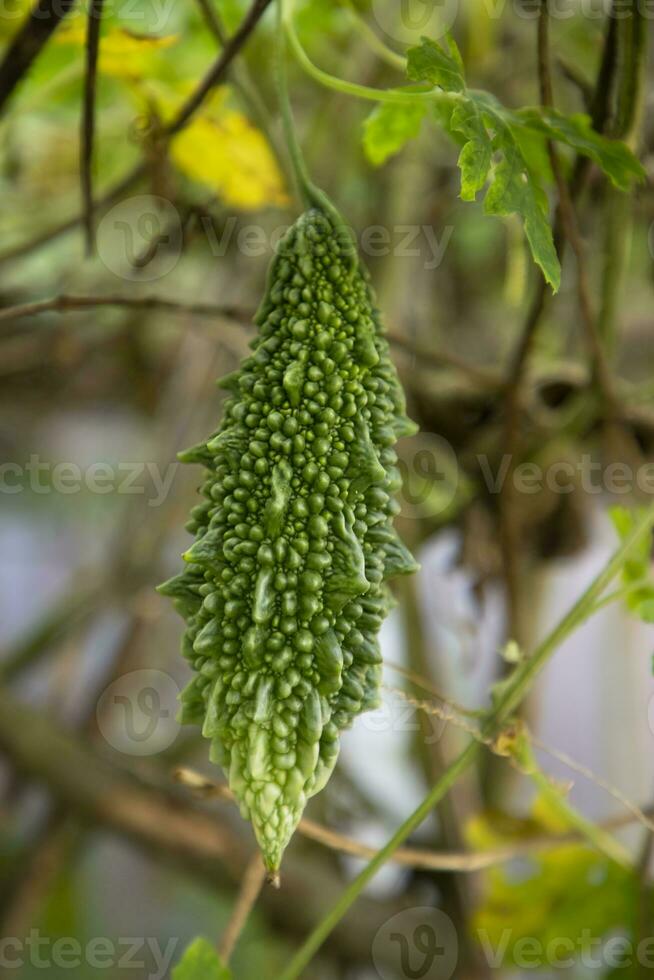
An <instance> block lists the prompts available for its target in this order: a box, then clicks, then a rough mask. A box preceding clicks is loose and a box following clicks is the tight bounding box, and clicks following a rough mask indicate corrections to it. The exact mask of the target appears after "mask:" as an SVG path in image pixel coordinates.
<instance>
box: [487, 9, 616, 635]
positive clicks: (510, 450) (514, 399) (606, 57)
mask: <svg viewBox="0 0 654 980" xmlns="http://www.w3.org/2000/svg"><path fill="white" fill-rule="evenodd" d="M544 6H545V4H544V2H542V3H541V17H540V19H539V30H538V38H537V55H538V68H539V89H540V92H541V98H542V99H543V100H547V99H551V97H552V83H551V73H550V68H549V56H548V53H547V47H548V23H547V22H548V20H549V18H547V17H544V16H543V8H544ZM616 56H617V52H616V28H615V17H613V16H609V18H608V25H607V30H606V36H605V41H604V49H603V53H602V60H601V62H600V66H599V70H598V74H597V81H596V85H595V94H594V97H593V104H592V111H591V119H592V124H593V128H594V129H596V130H597V131H598V132H602V131H603V130H604V127H605V125H606V122H607V120H608V118H609V116H610V112H611V93H612V89H613V83H614V78H615V70H616ZM590 169H591V167H590V160H589V159H588V158H587V157H584V156H581V155H579V156H578V157H577V159H576V161H575V165H574V168H573V172H572V176H571V178H570V185H569V189H568V196H569V199H570V201H571V202H572V201H574V200H575V199H576V197H577V196H578V195H579V194H580V193H581V191H582V190H583V188H584V185H585V183H586V180H587V178H588V175H589V173H590ZM553 237H554V246H555V248H556V252H557V255H558V257H559V260H562V259H563V255H564V253H565V247H566V236H565V228H564V216H563V213H562V206H561V200H560V199H559V202H558V204H557V207H556V212H555V216H554V234H553ZM549 302H550V292H549V290H548V287H547V283H546V282H545V279H544V278H543V277H542V276H541V277H539V280H538V284H537V287H536V292H535V294H534V297H533V299H532V301H531V303H530V306H529V309H528V311H527V315H526V317H525V321H524V324H523V326H522V329H521V331H520V335H519V338H518V343H517V345H516V349H515V352H514V354H513V357H512V358H511V361H510V365H509V370H508V376H507V382H506V386H505V398H504V426H503V447H504V452H505V453H506V455H507V457H508V458H509V471H508V474H507V478H506V480H505V481H504V485H503V487H502V491H501V493H500V548H501V552H502V563H503V565H504V579H505V582H506V590H507V608H508V633H509V634H510V635H511V636H512V637H514V638H515V639H517V640H518V641H520V639H521V636H522V633H523V632H524V630H523V624H522V621H521V620H522V611H521V579H522V574H521V572H522V569H521V564H522V563H521V561H520V548H521V528H520V527H519V526H518V523H517V521H516V516H515V506H514V487H513V479H512V476H513V472H514V469H515V467H516V466H517V456H518V453H519V449H520V443H521V431H520V426H521V413H522V403H523V395H524V385H525V382H526V374H527V367H528V364H529V360H530V357H531V354H532V351H533V347H534V343H535V340H536V335H537V331H538V327H539V326H540V323H541V320H542V317H543V314H544V313H545V311H546V309H547V306H548V304H549Z"/></svg>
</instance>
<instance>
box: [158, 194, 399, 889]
mask: <svg viewBox="0 0 654 980" xmlns="http://www.w3.org/2000/svg"><path fill="white" fill-rule="evenodd" d="M351 250H352V244H351V242H347V241H345V240H344V238H343V233H342V229H341V228H338V227H337V222H335V221H334V219H333V217H332V216H331V215H330V214H329V213H327V212H326V211H323V210H321V209H319V208H312V209H310V210H309V211H307V212H306V213H305V214H303V215H302V216H301V217H300V218H299V220H298V221H297V222H296V223H295V224H294V226H293V227H292V228H291V229H290V230H289V232H288V233H287V235H286V236H285V238H284V240H283V241H282V243H281V245H280V246H279V248H278V251H277V254H276V256H275V258H274V259H273V262H272V265H271V270H270V274H269V282H268V288H267V292H266V296H265V298H264V301H263V303H262V305H261V307H260V310H259V313H258V314H257V317H256V320H255V322H256V324H257V325H258V327H259V330H258V335H257V337H256V340H255V341H254V342H253V344H252V347H253V353H252V355H251V356H250V357H248V358H247V359H246V360H245V361H244V362H243V363H242V365H241V367H240V370H239V371H237V372H236V373H235V374H234V375H231V376H229V377H228V378H226V379H224V380H223V381H222V382H221V384H222V386H223V387H225V388H226V389H228V391H229V392H230V397H229V398H228V400H227V401H226V404H225V407H224V418H223V422H222V424H221V425H220V427H219V428H218V430H217V431H216V432H215V433H214V434H213V435H212V436H211V437H210V439H209V440H208V441H207V442H206V443H202V444H201V445H199V446H195V447H194V448H193V449H191V450H189V451H188V452H186V453H185V454H182V458H183V459H184V460H185V461H187V462H197V463H202V464H203V465H204V466H205V467H206V471H207V472H206V479H205V481H204V484H203V486H202V496H203V502H202V503H201V504H200V505H199V506H197V507H195V508H194V510H193V511H192V518H191V522H190V524H189V525H188V528H189V530H190V531H191V532H192V533H193V534H194V535H195V543H194V544H193V546H192V547H191V548H190V550H189V551H187V552H186V554H185V555H184V558H185V560H186V562H187V563H188V564H187V566H186V569H185V571H184V572H183V573H182V574H180V575H178V576H176V577H175V578H173V579H171V580H170V581H169V582H166V583H165V584H164V585H163V586H161V587H160V591H161V592H163V593H164V594H166V595H169V596H172V597H173V598H174V599H175V601H176V605H177V608H178V609H179V611H180V612H181V614H182V615H183V616H184V617H185V619H186V621H187V628H186V632H185V634H184V639H183V652H184V654H185V656H186V657H187V659H188V660H189V662H190V663H191V665H192V667H193V669H194V672H195V673H194V677H193V680H192V681H191V683H190V684H189V685H188V687H187V688H186V690H185V691H184V693H183V695H182V704H183V708H182V720H183V721H184V722H190V723H197V724H200V725H202V731H203V734H204V735H205V736H206V737H207V738H208V739H210V740H211V757H212V759H213V760H214V761H215V762H217V763H219V764H220V765H221V766H223V768H224V769H225V772H226V773H227V774H228V778H229V784H230V786H231V788H232V790H233V791H234V794H235V796H236V798H237V800H238V801H239V803H240V807H241V812H242V814H243V816H244V817H245V818H246V819H250V820H251V821H252V824H253V826H254V831H255V834H256V837H257V840H258V842H259V845H260V848H261V851H262V854H263V857H264V860H265V863H266V866H267V867H268V869H269V870H270V871H272V872H275V871H276V870H277V869H278V867H279V864H280V860H281V856H282V853H283V851H284V848H285V847H286V845H287V843H288V841H289V839H290V837H291V835H292V833H293V831H294V829H295V827H296V825H297V823H298V821H299V819H300V817H301V815H302V811H303V809H304V807H305V804H306V801H307V798H308V797H310V796H311V795H313V794H315V793H317V792H318V791H319V790H320V789H321V788H322V787H323V786H324V785H325V783H326V782H327V780H328V778H329V776H330V773H331V771H332V769H333V767H334V763H335V761H336V756H337V754H338V747H339V733H340V732H341V731H342V730H343V729H345V728H347V727H348V726H349V725H350V724H351V723H352V721H353V719H354V718H355V717H356V716H357V715H358V714H359V713H360V712H362V711H365V710H367V709H369V708H372V707H375V706H376V705H377V704H378V693H379V684H380V673H381V667H380V664H381V656H380V652H379V645H378V639H377V634H378V631H379V628H380V625H381V623H382V620H383V618H384V616H385V615H386V613H387V611H388V610H389V608H390V606H391V595H390V592H389V590H388V587H387V585H386V580H387V579H388V578H390V577H391V576H394V575H398V574H402V573H409V572H413V571H414V570H415V569H416V567H417V566H416V564H415V562H414V560H413V558H412V556H411V555H410V553H409V552H408V551H407V549H406V548H405V546H404V545H403V544H402V542H401V541H400V539H399V537H398V536H397V533H396V532H395V530H394V529H393V526H392V521H393V517H394V515H395V514H396V512H397V510H398V509H399V507H398V505H397V503H396V501H395V500H394V497H393V494H394V493H395V492H396V491H397V490H398V488H399V485H400V476H399V472H398V469H397V467H396V462H397V458H396V455H395V452H394V450H393V445H394V443H395V441H396V440H397V438H398V437H399V436H402V435H406V434H410V433H412V432H414V431H415V426H414V425H413V423H412V422H410V420H409V419H408V418H407V417H406V415H405V405H404V396H403V392H402V389H401V386H400V383H399V381H398V378H397V375H396V373H395V369H394V367H393V365H392V362H391V360H390V357H389V351H388V345H387V343H386V341H385V340H384V337H383V335H382V328H381V322H380V319H379V316H378V313H377V311H376V309H375V307H374V303H373V298H372V293H371V290H370V287H369V285H368V281H367V276H366V273H365V271H364V270H363V268H362V266H361V265H360V264H359V262H358V260H357V259H356V257H355V258H354V259H353V258H352V251H351Z"/></svg>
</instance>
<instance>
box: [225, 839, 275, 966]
mask: <svg viewBox="0 0 654 980" xmlns="http://www.w3.org/2000/svg"><path fill="white" fill-rule="evenodd" d="M265 880H266V869H265V868H264V865H263V861H262V860H261V855H260V854H258V853H257V854H255V855H254V857H253V858H251V859H250V862H249V864H248V866H247V868H246V869H245V873H244V875H243V880H242V882H241V889H240V891H239V894H238V898H237V899H236V904H235V906H234V910H233V912H232V915H231V918H230V920H229V922H228V923H227V926H226V928H225V932H224V933H223V936H222V938H221V940H220V943H219V945H218V951H219V952H220V955H221V956H222V958H223V961H224V962H225V964H227V963H229V960H230V958H231V955H232V953H233V952H234V948H235V946H236V943H237V942H238V939H239V936H240V935H241V933H242V932H243V929H244V928H245V926H246V924H247V921H248V919H249V918H250V913H251V911H252V909H253V908H254V905H255V903H256V900H257V899H258V897H259V893H260V892H261V888H262V886H263V883H264V881H265Z"/></svg>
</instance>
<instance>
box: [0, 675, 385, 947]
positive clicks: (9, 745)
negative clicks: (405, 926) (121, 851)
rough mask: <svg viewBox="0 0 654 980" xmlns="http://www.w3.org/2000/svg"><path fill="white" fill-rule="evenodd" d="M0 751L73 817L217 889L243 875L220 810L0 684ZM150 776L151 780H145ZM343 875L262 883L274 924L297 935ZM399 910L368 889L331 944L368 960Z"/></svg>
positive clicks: (310, 868)
mask: <svg viewBox="0 0 654 980" xmlns="http://www.w3.org/2000/svg"><path fill="white" fill-rule="evenodd" d="M0 752H2V754H3V757H4V758H6V759H9V760H10V762H11V764H12V765H14V766H15V767H16V768H17V769H18V770H19V771H21V772H23V773H25V774H26V775H28V776H29V777H31V778H34V779H36V780H38V781H39V782H40V783H41V784H43V785H45V787H46V788H47V789H48V791H49V793H50V794H51V795H52V797H53V798H54V800H55V802H57V803H60V804H61V805H62V806H65V807H66V808H67V809H68V810H69V811H71V812H72V813H73V814H74V815H75V817H77V818H81V819H88V820H89V822H90V823H91V824H92V825H97V826H99V827H100V828H101V829H108V830H110V831H111V832H113V833H117V834H119V835H121V836H123V837H125V838H127V839H129V840H132V841H134V842H135V843H136V844H137V845H139V846H140V847H142V848H143V849H145V851H146V852H148V853H150V854H154V855H155V856H156V858H157V860H158V861H160V862H161V861H168V862H172V863H173V864H174V865H176V866H177V867H179V868H181V869H182V871H183V872H184V873H185V874H186V875H189V876H191V877H192V878H194V879H195V880H196V881H199V882H201V883H203V884H207V885H209V886H210V887H211V888H214V889H215V888H231V887H233V885H234V884H235V883H238V882H239V881H240V880H241V877H242V874H243V870H244V868H245V867H246V865H247V862H248V860H249V857H250V854H251V845H250V843H249V841H247V840H246V839H244V838H243V837H241V836H240V835H239V834H238V833H236V832H235V831H234V830H233V829H231V828H230V827H229V826H228V825H227V823H226V822H225V823H223V822H221V821H220V820H218V819H217V816H216V814H215V813H214V814H207V813H204V812H202V810H200V809H198V808H197V807H196V806H194V805H192V804H191V802H190V801H185V800H184V799H183V798H181V796H180V794H179V793H175V792H172V791H171V789H170V788H169V787H166V788H158V785H157V784H159V783H160V781H163V779H164V774H162V773H160V771H159V770H158V769H157V767H155V766H154V765H150V766H149V767H144V765H143V761H142V760H141V763H140V764H139V765H138V766H136V765H134V766H132V767H130V766H129V765H128V764H127V762H126V758H125V756H119V755H116V756H115V757H114V760H120V764H119V763H118V761H112V756H111V754H109V753H107V751H106V747H105V751H104V752H100V751H97V750H94V749H93V748H92V747H91V745H90V741H89V740H86V741H82V740H80V739H79V738H75V737H74V736H73V735H71V734H70V733H69V732H66V731H64V730H63V729H62V728H61V727H59V726H57V725H56V724H54V723H53V722H52V721H51V720H50V719H49V718H48V716H47V713H46V712H45V711H44V710H43V709H42V708H41V709H38V708H28V707H26V706H23V705H21V704H19V703H17V702H16V701H15V700H14V698H13V697H12V696H11V695H10V694H8V692H7V691H6V690H5V689H4V688H2V687H0ZM148 780H149V782H148ZM341 887H342V879H341V876H340V874H338V873H337V871H336V870H335V869H334V868H333V867H332V866H330V864H329V863H328V862H327V861H322V860H315V859H312V860H311V862H308V861H307V858H306V856H304V858H303V860H301V861H300V860H296V859H294V857H293V855H289V856H288V858H287V860H286V863H285V868H284V900H283V902H280V901H279V898H278V896H277V895H276V894H275V893H274V892H273V891H272V889H264V891H263V893H262V895H261V902H262V905H263V907H264V909H265V911H266V914H267V916H268V918H269V919H270V921H271V922H272V925H273V927H275V928H276V929H278V930H280V931H281V930H283V932H284V934H285V935H287V936H292V937H294V938H296V939H297V938H299V937H301V936H303V935H304V934H305V933H306V931H307V930H308V929H309V928H310V927H311V924H312V923H313V922H315V920H316V918H317V917H319V916H320V915H321V914H322V910H324V908H325V904H326V903H327V904H329V903H330V902H332V901H335V899H336V896H337V895H338V894H339V893H340V889H341ZM397 911H399V908H398V903H397V901H396V900H395V899H393V900H384V899H372V898H367V897H364V898H363V899H362V901H361V903H360V904H359V906H358V913H359V914H358V916H357V921H356V923H344V924H343V928H342V929H341V930H340V931H339V933H338V934H336V935H335V936H334V945H333V947H332V949H333V950H338V953H339V955H343V956H346V957H347V958H348V960H350V961H352V962H361V961H366V962H367V961H368V960H369V957H370V945H371V943H372V940H373V937H374V936H375V934H376V932H377V930H378V929H379V923H380V921H385V920H386V919H388V918H389V917H390V916H391V915H394V914H395V913H396V912H397Z"/></svg>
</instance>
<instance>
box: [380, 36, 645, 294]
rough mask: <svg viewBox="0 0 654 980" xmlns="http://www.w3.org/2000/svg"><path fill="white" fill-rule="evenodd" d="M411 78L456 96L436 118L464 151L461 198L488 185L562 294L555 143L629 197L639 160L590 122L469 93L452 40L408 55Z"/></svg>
mask: <svg viewBox="0 0 654 980" xmlns="http://www.w3.org/2000/svg"><path fill="white" fill-rule="evenodd" d="M407 73H408V76H409V78H410V79H411V80H412V81H414V82H419V83H422V84H424V83H427V84H430V85H433V86H434V87H435V88H439V89H441V90H442V92H443V93H445V94H447V95H449V96H451V101H450V103H449V104H447V101H445V104H439V103H436V105H435V108H436V110H437V111H436V112H435V113H434V118H435V119H436V120H437V122H438V123H439V125H440V126H441V127H442V128H443V129H444V130H445V131H446V132H447V133H448V135H449V136H450V137H451V138H452V139H453V140H454V141H455V142H456V143H458V144H459V146H461V152H460V155H459V161H458V162H459V168H460V170H461V198H462V199H463V200H464V201H474V200H475V198H476V196H477V194H478V193H479V191H481V190H482V189H483V188H484V186H485V185H486V184H487V183H488V184H489V187H488V190H487V193H486V197H485V201H484V207H485V210H486V212H487V213H488V214H495V215H500V216H508V215H510V214H517V215H518V216H519V217H520V218H521V220H522V223H523V225H524V229H525V235H526V237H527V241H528V243H529V247H530V249H531V253H532V256H533V258H534V261H535V262H536V264H537V265H538V266H540V268H541V270H542V272H543V275H544V276H545V279H546V280H547V282H549V283H550V284H551V286H552V288H553V289H554V290H555V291H556V290H557V289H558V288H559V285H560V281H561V267H560V263H559V259H558V256H557V254H556V249H555V247H554V241H553V237H552V230H551V226H550V220H549V207H548V200H547V197H546V194H545V191H544V190H543V181H547V182H551V180H552V173H551V168H550V166H549V161H548V158H547V141H548V140H557V141H558V142H561V143H564V144H565V145H566V146H570V147H572V148H573V149H574V150H575V151H576V152H577V153H580V154H583V155H584V156H587V157H590V159H592V160H594V161H595V163H597V165H598V166H599V167H601V169H602V170H603V172H604V173H605V174H607V176H608V177H609V179H610V180H611V181H612V182H613V183H614V184H615V186H616V187H618V188H620V189H621V190H625V189H627V188H628V187H629V186H630V185H631V184H632V183H633V181H634V180H642V179H643V178H644V176H645V172H644V170H643V168H642V166H641V164H640V163H639V162H638V160H637V158H636V157H635V156H634V154H633V153H632V152H631V150H630V149H629V147H628V146H627V145H626V144H625V143H622V142H620V141H619V140H612V139H608V138H607V137H605V136H602V135H601V134H600V133H597V132H595V130H594V129H593V128H592V124H591V120H590V118H589V117H588V116H586V115H581V114H577V115H572V116H566V115H564V114H563V113H561V112H558V111H557V110H556V109H551V108H547V107H544V108H529V109H520V110H517V111H514V110H512V109H508V108H506V106H503V105H502V104H501V102H499V101H498V100H497V99H496V98H494V96H492V95H490V94H489V93H488V92H483V91H474V90H472V89H469V88H468V87H467V85H466V79H465V70H464V66H463V62H462V60H461V55H460V53H459V49H458V48H457V46H456V44H455V43H454V41H453V40H452V39H451V38H450V37H447V38H446V39H445V41H444V42H442V43H439V42H437V41H432V40H430V39H429V38H424V37H423V38H422V41H421V43H420V44H419V45H418V46H417V47H413V48H411V49H410V50H409V51H408V56H407ZM378 138H379V137H378ZM394 149H399V145H398V144H394ZM494 157H495V162H496V165H495V167H493V158H494Z"/></svg>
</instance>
